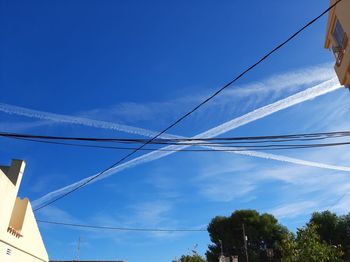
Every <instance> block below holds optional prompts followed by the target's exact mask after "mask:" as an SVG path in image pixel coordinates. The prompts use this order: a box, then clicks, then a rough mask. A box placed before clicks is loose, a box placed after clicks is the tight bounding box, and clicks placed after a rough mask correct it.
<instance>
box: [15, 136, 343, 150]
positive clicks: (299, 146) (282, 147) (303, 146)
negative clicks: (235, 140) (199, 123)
mask: <svg viewBox="0 0 350 262" xmlns="http://www.w3.org/2000/svg"><path fill="white" fill-rule="evenodd" d="M10 138H11V139H17V140H21V141H29V142H37V143H45V144H54V145H63V146H73V147H87V148H98V149H111V150H134V149H136V147H120V146H100V145H89V144H74V143H67V142H57V141H46V140H38V139H31V138H21V137H14V136H11V137H10ZM275 142H276V141H275ZM174 145H177V144H174ZM181 145H182V144H181ZM346 145H350V142H337V143H318V144H272V145H252V146H251V145H237V144H236V145H222V144H217V143H210V144H196V143H195V144H192V146H214V147H215V148H216V149H163V148H142V149H140V151H165V152H237V151H248V150H254V151H260V150H264V151H265V150H267V151H269V150H291V149H309V148H321V147H336V146H346Z"/></svg>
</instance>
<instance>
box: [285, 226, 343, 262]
mask: <svg viewBox="0 0 350 262" xmlns="http://www.w3.org/2000/svg"><path fill="white" fill-rule="evenodd" d="M295 253H296V257H295V260H294V261H304V262H338V261H339V262H340V261H343V260H342V255H343V254H342V252H341V250H339V249H337V248H336V247H333V246H331V245H328V244H326V243H322V242H321V238H320V236H319V234H318V233H317V226H316V225H314V224H312V223H311V224H308V225H307V226H306V227H304V228H301V229H298V232H297V238H296V252H295ZM291 261H293V260H291Z"/></svg>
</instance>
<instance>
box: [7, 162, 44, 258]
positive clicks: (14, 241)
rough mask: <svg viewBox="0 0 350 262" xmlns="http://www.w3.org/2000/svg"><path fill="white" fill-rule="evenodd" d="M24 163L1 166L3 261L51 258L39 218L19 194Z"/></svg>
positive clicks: (25, 199)
mask: <svg viewBox="0 0 350 262" xmlns="http://www.w3.org/2000/svg"><path fill="white" fill-rule="evenodd" d="M24 167H25V163H24V161H21V160H14V161H12V165H11V166H10V167H0V210H1V212H0V261H1V262H10V261H11V262H22V261H23V262H37V261H44V262H47V261H48V255H47V252H46V249H45V245H44V243H43V241H42V238H41V235H40V231H39V228H38V225H37V223H36V219H35V216H34V213H33V210H32V207H31V205H30V202H29V200H28V199H27V198H24V199H20V198H18V197H17V193H18V189H19V185H20V183H21V180H22V175H23V171H24Z"/></svg>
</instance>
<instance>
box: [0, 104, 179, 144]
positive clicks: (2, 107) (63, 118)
mask: <svg viewBox="0 0 350 262" xmlns="http://www.w3.org/2000/svg"><path fill="white" fill-rule="evenodd" d="M0 111H1V112H4V113H7V114H14V115H20V116H26V117H30V118H36V119H41V120H50V121H54V122H60V123H68V124H78V125H84V126H89V127H95V128H103V129H111V130H116V131H121V132H125V133H130V134H135V135H141V136H146V137H154V136H155V135H157V134H158V132H154V131H150V130H147V129H143V128H138V127H133V126H128V125H122V124H116V123H111V122H106V121H100V120H93V119H88V118H83V117H75V116H67V115H61V114H54V113H49V112H43V111H38V110H33V109H28V108H24V107H19V106H14V105H9V104H5V103H0ZM162 137H164V138H174V137H175V136H172V135H164V136H162Z"/></svg>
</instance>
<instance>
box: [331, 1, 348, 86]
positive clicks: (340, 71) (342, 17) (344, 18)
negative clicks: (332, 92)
mask: <svg viewBox="0 0 350 262" xmlns="http://www.w3.org/2000/svg"><path fill="white" fill-rule="evenodd" d="M335 2H336V0H331V1H330V4H331V5H332V4H334V3H335ZM336 19H338V20H339V22H340V23H341V25H342V27H343V29H344V31H345V33H346V34H347V37H348V39H349V38H350V0H342V1H341V2H340V3H339V4H338V5H337V6H336V7H335V8H334V9H332V10H331V11H330V13H329V17H328V24H327V34H326V41H325V47H326V48H330V47H331V46H332V45H335V41H334V39H333V37H332V31H333V28H334V25H335V21H336ZM334 70H335V72H336V73H337V76H338V79H339V82H340V83H341V84H342V85H350V42H349V40H348V45H347V47H346V50H345V54H344V57H343V59H342V62H341V64H340V65H339V66H337V65H334Z"/></svg>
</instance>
